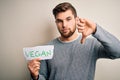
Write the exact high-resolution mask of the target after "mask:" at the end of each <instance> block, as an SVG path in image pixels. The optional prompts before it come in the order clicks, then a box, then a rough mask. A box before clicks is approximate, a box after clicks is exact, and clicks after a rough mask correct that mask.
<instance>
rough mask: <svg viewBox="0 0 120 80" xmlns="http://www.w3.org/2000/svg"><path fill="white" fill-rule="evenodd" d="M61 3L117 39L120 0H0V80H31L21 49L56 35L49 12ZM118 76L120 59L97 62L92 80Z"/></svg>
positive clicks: (116, 78) (47, 40)
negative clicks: (65, 3)
mask: <svg viewBox="0 0 120 80" xmlns="http://www.w3.org/2000/svg"><path fill="white" fill-rule="evenodd" d="M64 1H68V2H70V3H72V4H73V6H75V8H76V9H77V12H78V15H79V17H83V18H88V19H91V20H93V21H94V22H96V23H98V24H99V25H101V26H102V27H103V28H104V29H106V30H107V31H109V32H111V33H112V34H113V35H115V36H116V37H117V38H118V39H119V40H120V32H119V30H120V0H0V80H29V79H30V74H29V71H28V69H27V61H26V60H25V58H24V55H23V50H22V49H23V48H24V47H32V46H38V45H42V44H45V43H47V42H49V41H50V40H52V39H53V38H55V37H57V36H58V35H59V33H58V31H57V28H56V25H55V23H54V16H53V15H52V9H53V8H54V7H55V6H56V5H57V4H58V3H60V2H64ZM119 74H120V59H116V60H109V59H100V60H98V61H97V65H96V73H95V80H120V75H119Z"/></svg>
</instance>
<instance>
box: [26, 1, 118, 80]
mask: <svg viewBox="0 0 120 80" xmlns="http://www.w3.org/2000/svg"><path fill="white" fill-rule="evenodd" d="M53 14H54V17H55V20H56V21H55V22H56V25H57V28H58V30H59V32H60V34H61V36H60V37H58V38H56V39H54V40H53V41H51V42H50V43H49V44H51V45H54V47H55V49H54V56H53V59H51V60H43V61H40V59H34V60H31V61H29V62H28V68H29V71H30V73H31V76H32V79H33V80H93V79H94V74H95V66H96V60H97V59H99V58H110V59H115V58H120V49H119V48H120V41H119V40H118V39H116V38H115V37H114V36H113V35H111V34H110V33H108V32H107V31H105V30H103V29H102V28H101V27H100V26H99V25H97V24H95V23H94V22H92V21H90V20H88V19H81V18H79V17H77V13H76V10H75V8H74V7H73V6H72V5H71V4H70V3H67V2H65V3H60V4H58V5H57V6H56V7H55V8H54V9H53ZM78 32H79V33H81V34H82V36H80V35H78ZM89 35H92V36H93V38H87V36H89Z"/></svg>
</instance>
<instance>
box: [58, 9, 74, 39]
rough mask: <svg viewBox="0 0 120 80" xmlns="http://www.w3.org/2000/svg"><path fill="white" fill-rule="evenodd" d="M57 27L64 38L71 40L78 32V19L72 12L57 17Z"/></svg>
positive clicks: (61, 13)
mask: <svg viewBox="0 0 120 80" xmlns="http://www.w3.org/2000/svg"><path fill="white" fill-rule="evenodd" d="M56 25H57V27H58V30H59V32H60V34H61V36H62V37H64V38H69V37H71V36H72V35H73V34H74V32H75V31H76V18H75V17H74V15H73V13H72V11H71V10H67V11H65V12H60V13H58V14H57V15H56Z"/></svg>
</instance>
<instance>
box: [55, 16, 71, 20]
mask: <svg viewBox="0 0 120 80" xmlns="http://www.w3.org/2000/svg"><path fill="white" fill-rule="evenodd" d="M71 18H72V17H71V16H68V17H66V18H65V20H66V19H71ZM56 20H57V21H63V20H64V19H63V20H62V19H59V18H58V19H56Z"/></svg>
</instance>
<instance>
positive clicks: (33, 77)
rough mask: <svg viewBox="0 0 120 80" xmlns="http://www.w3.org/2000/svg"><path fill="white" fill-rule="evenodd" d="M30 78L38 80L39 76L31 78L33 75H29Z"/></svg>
mask: <svg viewBox="0 0 120 80" xmlns="http://www.w3.org/2000/svg"><path fill="white" fill-rule="evenodd" d="M31 77H32V79H33V80H38V79H39V75H37V76H33V75H32V74H31Z"/></svg>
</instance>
